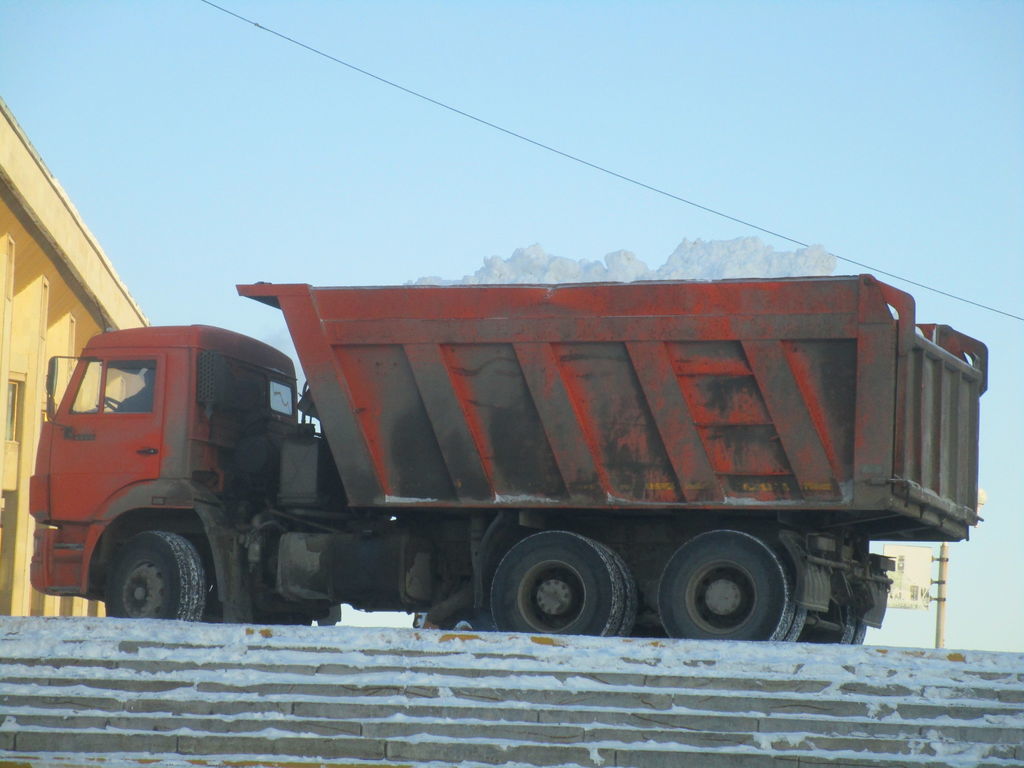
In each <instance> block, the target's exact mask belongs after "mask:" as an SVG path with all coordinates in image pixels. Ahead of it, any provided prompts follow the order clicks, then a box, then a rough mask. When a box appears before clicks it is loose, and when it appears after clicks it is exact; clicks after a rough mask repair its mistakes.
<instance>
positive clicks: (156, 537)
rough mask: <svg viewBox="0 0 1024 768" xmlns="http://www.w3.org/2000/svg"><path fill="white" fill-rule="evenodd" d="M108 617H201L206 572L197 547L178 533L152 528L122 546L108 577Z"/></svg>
mask: <svg viewBox="0 0 1024 768" xmlns="http://www.w3.org/2000/svg"><path fill="white" fill-rule="evenodd" d="M106 603H107V615H108V616H116V617H121V618H132V619H180V620H182V621H199V620H200V619H201V618H202V616H203V609H204V608H205V606H206V575H205V572H204V570H203V562H202V559H201V558H200V557H199V552H198V551H197V550H196V548H195V546H194V545H193V544H192V542H190V541H189V540H188V539H186V538H185V537H184V536H180V535H178V534H176V533H168V532H167V531H146V532H145V533H140V534H138V535H136V536H133V537H132V538H131V539H129V540H128V542H127V543H126V544H125V545H124V547H122V548H121V552H120V553H119V554H118V556H117V559H116V561H115V563H114V568H113V570H112V571H111V572H110V575H109V577H108V578H107V585H106Z"/></svg>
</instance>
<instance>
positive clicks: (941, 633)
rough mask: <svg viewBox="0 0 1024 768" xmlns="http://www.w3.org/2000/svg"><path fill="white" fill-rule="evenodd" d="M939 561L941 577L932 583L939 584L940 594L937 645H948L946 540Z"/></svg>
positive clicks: (937, 611)
mask: <svg viewBox="0 0 1024 768" xmlns="http://www.w3.org/2000/svg"><path fill="white" fill-rule="evenodd" d="M936 559H937V560H938V563H939V578H938V580H937V581H933V582H932V584H935V585H937V586H938V594H937V595H936V597H935V602H936V603H938V606H937V607H936V610H935V647H936V648H945V647H946V599H947V592H946V586H947V585H946V582H947V580H948V579H949V544H948V543H946V542H945V541H944V542H942V546H941V547H940V548H939V556H938V558H936Z"/></svg>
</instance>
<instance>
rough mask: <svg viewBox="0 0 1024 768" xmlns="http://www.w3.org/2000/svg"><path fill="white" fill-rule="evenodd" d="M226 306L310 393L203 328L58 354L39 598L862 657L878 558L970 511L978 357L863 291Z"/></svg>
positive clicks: (294, 297)
mask: <svg viewBox="0 0 1024 768" xmlns="http://www.w3.org/2000/svg"><path fill="white" fill-rule="evenodd" d="M238 291H239V293H240V294H241V295H242V296H248V297H250V298H253V299H256V300H258V301H261V302H263V303H265V304H269V305H270V306H272V307H276V308H279V309H280V310H281V311H282V312H283V313H284V318H285V321H286V322H287V324H288V329H289V332H290V333H291V337H292V339H293V341H294V344H295V348H296V350H297V353H298V357H299V360H300V361H301V364H302V368H303V369H304V372H305V377H306V380H307V385H306V387H305V389H304V391H303V393H302V394H301V397H299V396H297V394H298V393H297V392H296V381H295V374H294V370H293V366H292V363H291V361H290V359H289V358H288V357H287V356H285V355H284V354H282V353H280V352H278V351H276V350H274V349H272V348H271V347H269V346H267V345H265V344H263V343H261V342H258V341H256V340H254V339H250V338H247V337H244V336H241V335H239V334H236V333H232V332H229V331H225V330H220V329H216V328H211V327H206V326H190V327H169V328H138V329H132V330H124V331H115V332H111V333H105V334H102V335H99V336H97V337H95V338H94V339H92V341H90V342H89V344H88V346H87V347H86V349H85V350H84V353H83V355H82V357H81V358H78V359H77V360H75V361H73V363H74V366H73V372H72V373H70V374H69V375H68V376H66V377H65V376H62V374H61V370H62V367H61V362H60V361H59V360H54V361H52V362H51V368H50V376H49V377H48V392H49V393H50V403H49V410H50V416H49V421H48V423H47V424H46V425H45V430H44V432H43V436H42V441H41V444H40V449H39V454H38V464H37V469H36V474H35V476H34V477H33V479H32V486H31V494H32V498H31V506H32V512H33V515H34V516H35V518H36V520H37V522H38V525H37V533H36V539H35V554H34V557H33V560H32V582H33V584H34V585H35V587H36V588H37V589H39V590H42V591H43V592H46V593H49V594H54V595H79V596H84V597H88V598H94V599H101V600H105V601H106V610H107V613H108V614H110V615H113V616H127V617H163V618H178V619H188V620H200V619H202V620H210V621H234V622H265V623H278V622H280V623H284V622H295V623H298V622H304V623H308V622H310V621H313V620H317V619H322V618H324V617H327V616H328V615H329V614H330V613H331V611H332V609H333V608H335V607H336V606H337V605H339V604H341V603H348V604H351V605H352V606H355V607H357V608H362V609H368V610H389V611H407V612H419V613H422V614H425V617H426V622H427V623H428V624H429V625H433V626H438V627H450V626H453V625H455V624H456V623H458V622H461V621H468V622H470V623H471V625H473V626H476V627H491V626H493V627H495V628H497V629H500V630H507V631H527V632H540V633H574V634H603V635H629V634H643V635H651V636H656V635H659V634H661V635H666V634H667V635H668V636H672V637H691V638H721V639H750V640H770V639H776V640H778V639H790V640H796V639H801V640H810V641H820V642H857V641H858V640H860V639H862V638H863V632H864V628H865V627H868V626H872V627H877V626H879V625H880V623H881V621H882V617H883V615H884V612H885V606H886V595H887V591H888V586H889V583H890V581H889V579H888V577H887V576H886V572H887V570H888V569H889V567H890V563H889V561H887V560H885V559H884V558H881V557H879V556H878V555H875V554H871V553H870V552H869V545H870V543H871V542H872V541H875V540H910V541H955V540H961V539H965V538H967V536H968V532H969V529H970V528H971V526H973V525H975V524H976V523H977V522H978V517H977V512H976V507H977V464H978V452H977V447H978V404H979V398H980V396H981V394H982V393H983V392H984V390H985V386H986V349H985V346H984V345H983V344H981V343H979V342H977V341H975V340H973V339H971V338H968V337H967V336H964V335H962V334H960V333H957V332H956V331H954V330H952V329H951V328H949V327H948V326H944V325H916V324H915V319H914V302H913V299H912V298H911V297H910V296H909V295H907V294H906V293H903V292H901V291H899V290H896V289H895V288H892V287H891V286H888V285H886V284H884V283H881V282H879V281H878V280H876V279H874V278H873V277H871V276H867V275H862V276H856V277H836V278H802V279H784V280H736V281H720V282H652V283H632V284H588V285H560V286H495V285H492V286H447V287H428V286H415V287H411V286H406V287H382V288H315V287H310V286H308V285H273V284H267V283H260V284H256V285H242V286H239V288H238ZM62 379H63V380H65V381H66V382H67V384H66V388H65V393H64V394H63V397H61V398H60V400H59V403H58V402H57V400H56V393H55V390H56V389H58V388H59V387H60V385H61V383H62Z"/></svg>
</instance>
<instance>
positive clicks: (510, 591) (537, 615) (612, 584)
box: [491, 531, 627, 635]
mask: <svg viewBox="0 0 1024 768" xmlns="http://www.w3.org/2000/svg"><path fill="white" fill-rule="evenodd" d="M626 592H627V590H626V583H625V580H624V578H623V575H622V572H621V571H620V570H619V567H618V566H617V564H616V562H615V556H614V555H613V554H612V552H611V550H609V549H608V548H607V547H605V546H604V545H603V544H600V543H598V542H596V541H594V540H593V539H588V538H587V537H585V536H580V535H579V534H576V533H570V532H569V531H543V532H541V533H535V534H533V535H532V536H528V537H527V538H525V539H523V540H522V541H520V542H519V543H518V544H516V545H515V546H514V547H512V548H511V549H510V550H509V551H508V553H507V554H506V555H505V557H504V558H502V560H501V562H500V563H499V564H498V569H497V571H495V573H494V581H493V582H492V583H491V612H492V614H493V615H494V623H495V625H496V626H497V628H498V629H499V630H504V631H512V632H543V633H553V634H572V635H614V634H616V633H618V632H619V631H620V630H621V629H622V624H623V617H624V613H625V603H626Z"/></svg>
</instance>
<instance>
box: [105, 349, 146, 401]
mask: <svg viewBox="0 0 1024 768" xmlns="http://www.w3.org/2000/svg"><path fill="white" fill-rule="evenodd" d="M155 373H156V361H155V360H122V361H115V362H111V363H109V364H108V365H107V381H106V386H105V387H104V389H103V412H104V413H150V412H152V410H153V389H154V387H155V378H156V377H155Z"/></svg>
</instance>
